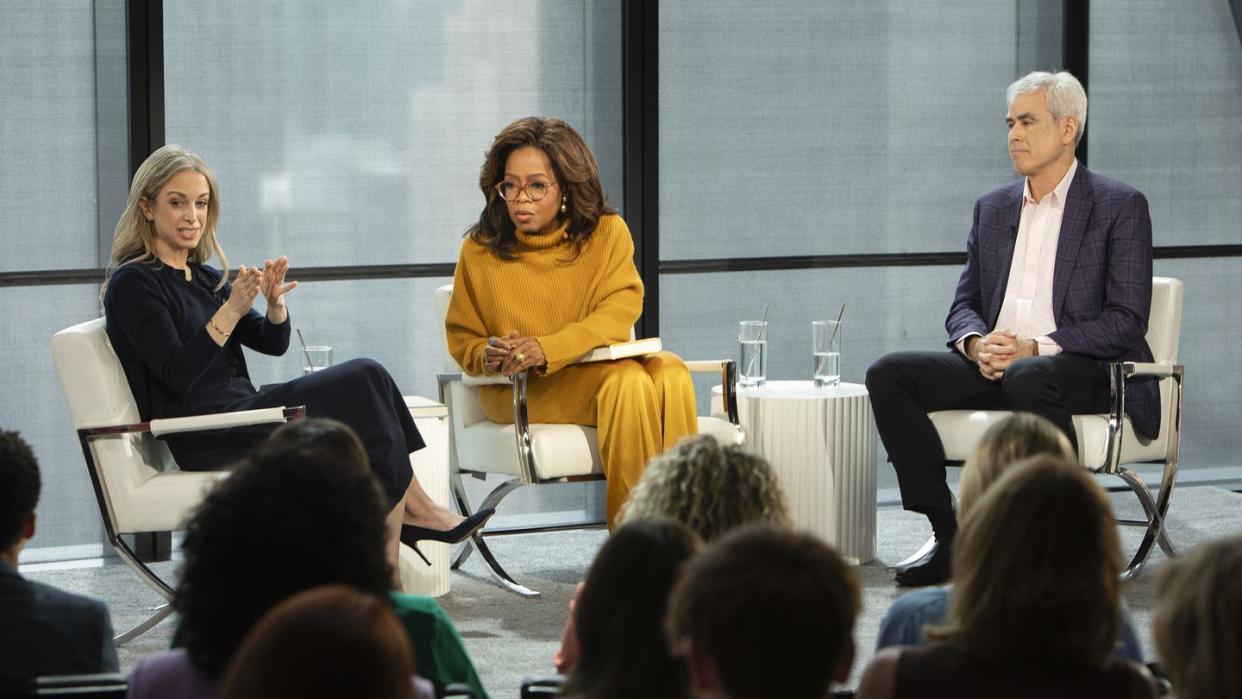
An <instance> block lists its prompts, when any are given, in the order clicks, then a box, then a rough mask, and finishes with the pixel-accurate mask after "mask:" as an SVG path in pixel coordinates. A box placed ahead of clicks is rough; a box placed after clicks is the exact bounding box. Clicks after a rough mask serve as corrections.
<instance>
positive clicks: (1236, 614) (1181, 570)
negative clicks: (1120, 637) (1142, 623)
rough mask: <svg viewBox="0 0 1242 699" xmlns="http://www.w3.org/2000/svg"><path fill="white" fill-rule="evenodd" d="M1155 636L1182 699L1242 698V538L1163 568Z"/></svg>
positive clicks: (1206, 548) (1198, 550)
mask: <svg viewBox="0 0 1242 699" xmlns="http://www.w3.org/2000/svg"><path fill="white" fill-rule="evenodd" d="M1156 595H1157V598H1158V600H1159V601H1158V602H1157V603H1156V618H1155V621H1154V622H1152V636H1154V637H1155V641H1156V653H1157V654H1158V655H1159V656H1160V664H1161V665H1162V666H1163V667H1164V670H1165V672H1167V673H1168V675H1169V679H1170V680H1171V681H1172V683H1173V692H1174V694H1176V695H1177V699H1225V698H1226V697H1242V664H1239V662H1238V660H1239V658H1242V536H1237V535H1234V536H1230V537H1227V538H1224V539H1218V540H1216V541H1210V542H1208V543H1206V544H1200V545H1199V546H1198V547H1196V548H1195V549H1194V550H1192V551H1191V552H1189V553H1187V554H1186V555H1184V556H1181V557H1180V558H1174V559H1172V560H1170V561H1167V562H1165V563H1164V564H1163V566H1162V567H1161V570H1160V576H1159V577H1158V578H1157V580H1156Z"/></svg>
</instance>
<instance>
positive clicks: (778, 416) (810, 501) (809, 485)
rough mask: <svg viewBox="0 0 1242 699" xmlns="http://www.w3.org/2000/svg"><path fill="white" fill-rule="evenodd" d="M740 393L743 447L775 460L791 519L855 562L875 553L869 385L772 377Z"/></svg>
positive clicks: (869, 559) (866, 559)
mask: <svg viewBox="0 0 1242 699" xmlns="http://www.w3.org/2000/svg"><path fill="white" fill-rule="evenodd" d="M719 392H720V387H719V386H717V387H715V388H714V389H713V401H712V402H713V403H716V402H717V400H716V399H717V397H718V395H719ZM737 398H738V417H739V419H740V421H741V425H742V428H743V429H744V430H745V432H746V442H745V447H746V448H747V449H749V450H751V451H753V452H755V453H757V454H760V455H762V456H763V457H764V458H766V459H767V460H768V462H769V463H770V464H772V468H773V469H774V470H775V471H776V475H777V477H778V478H779V479H780V482H781V486H782V488H783V489H784V491H785V496H786V497H787V498H788V499H789V506H790V509H791V513H790V514H791V515H792V516H793V520H794V526H796V527H797V528H799V529H806V530H808V531H811V532H813V533H815V534H818V535H819V536H821V537H823V538H824V540H826V541H828V542H829V543H831V544H833V545H834V546H835V547H836V549H837V551H839V552H840V553H841V555H842V556H844V557H845V558H846V559H847V560H849V561H850V562H851V563H855V564H857V563H867V562H868V561H871V560H872V559H874V558H875V509H876V505H875V477H876V476H875V428H874V422H873V418H872V415H871V400H870V398H869V396H868V394H867V389H866V387H865V386H863V385H861V384H854V383H841V384H837V385H836V386H824V387H817V386H816V385H815V384H814V383H812V382H810V381H769V382H767V383H766V384H764V385H763V386H758V387H753V388H742V387H738V391H737Z"/></svg>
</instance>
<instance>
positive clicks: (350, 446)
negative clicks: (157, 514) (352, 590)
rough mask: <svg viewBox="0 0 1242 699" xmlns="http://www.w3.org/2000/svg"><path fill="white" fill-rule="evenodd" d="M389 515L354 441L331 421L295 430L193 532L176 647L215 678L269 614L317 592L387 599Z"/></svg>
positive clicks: (252, 460) (257, 456) (179, 592)
mask: <svg viewBox="0 0 1242 699" xmlns="http://www.w3.org/2000/svg"><path fill="white" fill-rule="evenodd" d="M384 517H385V508H384V506H383V504H382V502H381V495H380V491H379V487H378V486H377V485H376V483H375V479H374V476H372V475H371V470H370V468H368V466H367V460H366V456H365V452H364V451H363V450H362V445H361V443H360V442H359V441H358V437H357V435H355V434H354V432H353V431H352V430H351V429H350V428H348V427H346V426H345V425H343V424H341V423H339V422H335V421H332V420H325V419H310V418H308V419H305V420H298V421H295V422H292V423H289V424H287V425H284V426H283V427H281V428H280V429H278V430H276V431H275V432H274V433H273V434H272V436H271V437H270V438H269V439H268V441H267V442H265V443H264V444H262V445H260V446H259V447H258V448H257V449H256V450H255V451H254V453H252V454H251V455H250V457H249V458H248V459H246V460H244V461H243V462H242V463H241V464H240V465H239V466H238V467H237V469H236V470H235V471H234V472H233V474H232V475H230V476H229V478H227V479H226V480H224V481H223V482H222V483H221V484H220V485H219V486H218V487H216V489H215V490H213V491H212V492H211V493H210V494H209V495H208V496H207V497H206V498H205V499H204V500H203V502H202V504H201V505H200V506H199V507H198V509H197V510H196V512H195V514H194V515H193V517H192V518H191V520H190V522H189V525H188V527H187V532H186V537H185V541H184V543H183V544H182V552H183V554H184V556H185V563H184V565H183V566H182V569H181V580H180V583H179V584H178V586H177V589H176V593H175V595H174V597H173V606H174V607H175V608H176V610H177V611H178V612H179V613H180V614H181V627H180V629H179V630H178V633H177V638H176V639H175V640H176V642H177V643H179V644H181V645H184V646H185V648H186V650H187V652H188V653H189V655H190V658H191V659H192V660H193V661H194V663H195V664H196V665H197V666H198V667H199V668H200V669H202V670H203V671H204V672H205V673H207V675H208V676H209V677H212V678H217V677H219V676H220V675H221V674H222V673H223V671H224V669H225V668H226V667H227V665H228V662H229V659H230V658H231V657H232V655H233V652H234V650H235V649H236V648H237V647H238V646H239V645H240V644H241V642H242V639H243V638H245V636H246V632H247V631H248V630H249V629H250V628H251V626H253V625H254V624H255V622H257V621H258V620H259V618H261V617H262V616H263V614H264V613H265V612H267V610H268V609H270V608H272V607H274V606H275V605H276V604H277V603H279V602H280V601H282V600H284V599H286V598H288V597H289V596H291V595H293V594H295V593H297V592H300V591H302V590H307V589H310V588H312V587H316V586H320V585H330V584H341V585H351V586H353V587H356V588H358V589H360V590H362V591H364V592H370V593H373V594H375V595H377V596H379V597H381V598H386V595H387V592H388V590H389V588H390V587H391V585H392V570H391V567H390V566H389V564H388V561H387V558H386V557H385V555H384V534H385V528H384Z"/></svg>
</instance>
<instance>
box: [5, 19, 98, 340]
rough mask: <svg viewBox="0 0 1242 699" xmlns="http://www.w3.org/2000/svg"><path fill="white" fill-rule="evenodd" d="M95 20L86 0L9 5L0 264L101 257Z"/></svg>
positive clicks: (80, 264) (70, 263)
mask: <svg viewBox="0 0 1242 699" xmlns="http://www.w3.org/2000/svg"><path fill="white" fill-rule="evenodd" d="M94 21H95V20H94V12H93V9H92V7H91V3H89V2H80V1H78V0H56V1H52V2H36V3H4V5H3V6H0V231H2V232H3V234H2V235H0V272H13V271H20V270H31V269H80V268H88V267H95V266H97V264H98V260H97V259H96V255H97V254H98V248H99V244H98V240H97V235H98V234H97V223H98V215H97V213H96V210H95V195H96V174H95V41H94ZM6 317H7V316H6Z"/></svg>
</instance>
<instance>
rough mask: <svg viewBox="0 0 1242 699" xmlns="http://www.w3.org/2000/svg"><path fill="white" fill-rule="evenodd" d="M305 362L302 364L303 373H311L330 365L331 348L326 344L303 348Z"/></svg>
mask: <svg viewBox="0 0 1242 699" xmlns="http://www.w3.org/2000/svg"><path fill="white" fill-rule="evenodd" d="M303 351H304V352H305V356H306V363H305V364H303V365H302V373H303V374H313V373H315V372H316V371H321V370H323V369H327V368H328V367H330V366H332V348H331V347H329V346H327V345H310V346H309V347H305V348H303Z"/></svg>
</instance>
